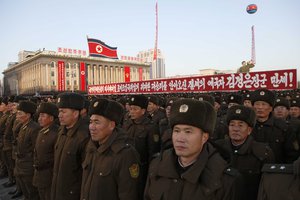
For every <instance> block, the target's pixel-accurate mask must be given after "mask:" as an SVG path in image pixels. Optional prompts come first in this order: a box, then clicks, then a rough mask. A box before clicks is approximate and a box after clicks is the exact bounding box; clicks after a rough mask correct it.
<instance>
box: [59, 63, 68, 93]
mask: <svg viewBox="0 0 300 200" xmlns="http://www.w3.org/2000/svg"><path fill="white" fill-rule="evenodd" d="M57 66H58V67H57V77H58V84H57V85H58V91H64V90H65V86H66V85H65V62H64V61H61V60H59V61H57Z"/></svg>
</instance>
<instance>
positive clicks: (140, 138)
mask: <svg viewBox="0 0 300 200" xmlns="http://www.w3.org/2000/svg"><path fill="white" fill-rule="evenodd" d="M123 128H124V130H125V131H126V132H127V133H128V135H129V137H130V138H131V139H132V140H133V145H134V147H135V148H136V150H137V151H138V153H139V154H140V159H141V163H142V165H146V166H147V165H148V163H149V161H150V160H151V159H152V156H153V155H154V154H156V153H158V152H159V151H160V137H159V129H158V125H156V124H155V123H154V122H153V121H152V120H150V119H149V118H148V117H147V114H145V115H143V116H142V117H141V118H140V119H137V120H131V119H128V120H127V121H125V122H124V124H123Z"/></svg>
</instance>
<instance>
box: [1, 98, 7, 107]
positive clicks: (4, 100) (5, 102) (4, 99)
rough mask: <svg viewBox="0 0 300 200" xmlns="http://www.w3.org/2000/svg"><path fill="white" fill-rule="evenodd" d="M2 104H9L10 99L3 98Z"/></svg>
mask: <svg viewBox="0 0 300 200" xmlns="http://www.w3.org/2000/svg"><path fill="white" fill-rule="evenodd" d="M2 103H4V104H5V105H7V104H8V97H3V99H2Z"/></svg>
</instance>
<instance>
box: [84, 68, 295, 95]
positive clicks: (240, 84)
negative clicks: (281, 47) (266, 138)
mask: <svg viewBox="0 0 300 200" xmlns="http://www.w3.org/2000/svg"><path fill="white" fill-rule="evenodd" d="M296 87H297V70H296V69H287V70H277V71H262V72H250V73H235V74H222V75H211V76H194V77H184V78H171V79H159V80H149V81H137V82H130V83H114V84H102V85H90V86H88V93H89V94H91V95H97V94H130V93H168V92H171V93H176V92H210V91H238V90H256V89H259V88H267V89H270V90H291V89H295V88H296Z"/></svg>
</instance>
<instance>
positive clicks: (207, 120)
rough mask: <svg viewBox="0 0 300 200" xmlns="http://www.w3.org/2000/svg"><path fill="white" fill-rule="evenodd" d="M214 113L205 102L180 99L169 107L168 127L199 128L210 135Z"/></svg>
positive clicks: (213, 122) (214, 120) (212, 128)
mask: <svg viewBox="0 0 300 200" xmlns="http://www.w3.org/2000/svg"><path fill="white" fill-rule="evenodd" d="M215 122H216V112H215V110H214V108H213V106H212V105H211V104H210V103H208V102H207V101H199V100H196V99H180V100H178V101H175V102H174V103H173V105H172V107H171V113H170V125H171V127H172V128H173V127H174V126H175V125H177V124H186V125H191V126H195V127H198V128H200V129H201V130H203V131H204V132H207V133H209V134H211V133H212V132H213V131H214V128H215Z"/></svg>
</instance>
